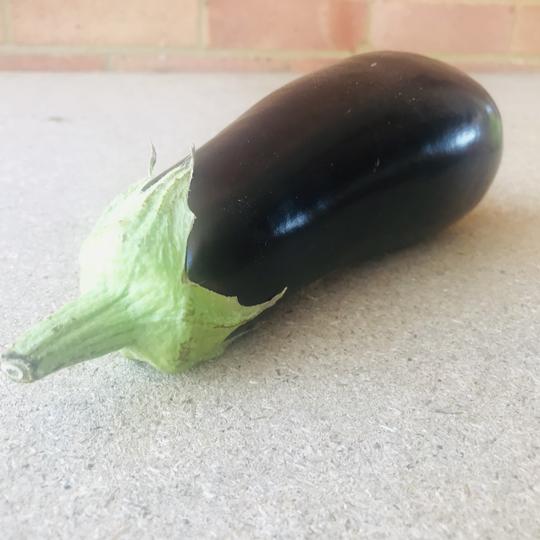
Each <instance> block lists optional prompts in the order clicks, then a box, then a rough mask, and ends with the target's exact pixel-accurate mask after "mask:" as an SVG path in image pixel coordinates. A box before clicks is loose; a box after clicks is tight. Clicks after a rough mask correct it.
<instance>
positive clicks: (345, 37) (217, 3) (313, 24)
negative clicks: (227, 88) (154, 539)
mask: <svg viewBox="0 0 540 540" xmlns="http://www.w3.org/2000/svg"><path fill="white" fill-rule="evenodd" d="M366 13H367V7H366V2H365V1H364V0H272V1H269V0H208V27H209V42H210V45H211V46H212V47H223V48H256V49H349V50H354V48H355V47H356V45H357V44H358V43H359V42H360V41H362V39H363V38H364V36H365V21H366Z"/></svg>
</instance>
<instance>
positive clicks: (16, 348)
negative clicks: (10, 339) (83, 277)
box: [0, 293, 136, 382]
mask: <svg viewBox="0 0 540 540" xmlns="http://www.w3.org/2000/svg"><path fill="white" fill-rule="evenodd" d="M135 326H136V323H135V322H134V321H133V320H132V319H131V316H130V314H129V310H127V309H126V308H125V305H124V302H123V301H122V296H120V295H116V296H113V297H111V296H108V295H107V294H104V293H87V294H84V295H82V296H81V297H80V298H78V299H76V300H74V301H73V302H70V303H68V304H66V305H65V306H64V307H62V308H60V309H59V310H58V311H57V312H56V313H54V314H53V315H51V316H50V317H48V318H47V319H45V320H43V321H42V322H41V323H39V324H38V325H36V326H35V327H33V328H32V329H31V330H30V331H29V332H27V333H26V334H25V335H23V336H22V338H21V339H19V340H18V341H17V342H16V343H15V344H14V345H13V347H12V348H11V350H9V351H7V352H6V353H4V354H3V355H2V359H1V361H0V368H1V369H2V371H3V372H4V373H5V374H6V375H8V376H9V377H10V378H11V379H13V380H14V381H18V382H32V381H35V380H37V379H41V378H42V377H44V376H46V375H48V374H50V373H53V372H55V371H57V370H59V369H61V368H64V367H67V366H71V365H74V364H77V363H79V362H82V361H84V360H88V359H90V358H95V357H96V356H101V355H104V354H107V353H110V352H113V351H117V350H119V349H122V348H123V347H126V346H128V345H130V344H131V343H132V342H133V340H134V333H135Z"/></svg>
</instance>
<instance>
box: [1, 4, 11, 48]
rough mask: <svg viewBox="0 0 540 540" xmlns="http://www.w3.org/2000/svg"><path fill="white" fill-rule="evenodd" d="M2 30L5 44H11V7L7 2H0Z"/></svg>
mask: <svg viewBox="0 0 540 540" xmlns="http://www.w3.org/2000/svg"><path fill="white" fill-rule="evenodd" d="M1 7H2V30H3V32H4V38H5V43H11V41H12V39H13V36H12V35H11V17H10V15H11V6H10V5H9V0H2V6H1Z"/></svg>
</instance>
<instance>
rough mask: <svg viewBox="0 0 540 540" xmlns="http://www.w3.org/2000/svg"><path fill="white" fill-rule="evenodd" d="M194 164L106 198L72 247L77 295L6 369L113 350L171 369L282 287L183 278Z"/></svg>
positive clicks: (184, 364)
mask: <svg viewBox="0 0 540 540" xmlns="http://www.w3.org/2000/svg"><path fill="white" fill-rule="evenodd" d="M193 166H194V158H193V155H191V156H190V157H188V158H187V159H185V160H184V161H182V162H181V163H179V164H178V165H176V166H175V167H173V168H171V170H169V171H167V172H166V173H165V174H163V175H160V177H158V178H159V179H158V181H154V182H148V180H145V181H143V182H139V183H137V184H134V185H133V186H131V187H130V188H129V189H128V190H127V191H126V192H125V193H124V194H122V195H120V196H118V197H117V198H116V199H115V200H114V201H113V202H112V203H111V205H110V206H109V208H108V209H107V210H106V211H105V212H104V214H103V215H102V216H101V218H100V219H99V221H98V223H97V224H96V226H95V228H94V230H93V231H92V233H91V234H90V236H89V237H88V239H87V240H86V241H85V242H84V244H83V247H82V250H81V254H80V266H81V276H80V277H81V296H80V297H79V298H78V299H76V300H74V301H72V302H70V303H68V304H66V305H65V306H64V307H62V308H61V309H60V310H58V311H57V312H56V313H54V314H53V315H51V316H50V317H48V318H47V319H45V320H44V321H42V322H41V323H39V324H37V325H36V326H35V327H33V328H32V329H30V330H29V331H28V332H27V333H26V334H25V335H24V336H22V337H21V338H20V339H19V340H18V341H17V342H16V343H15V345H13V347H12V348H11V350H9V351H8V352H6V353H5V354H4V355H3V356H2V363H1V367H2V370H3V371H4V372H5V373H7V374H8V375H9V376H10V377H11V378H13V379H14V380H18V381H24V382H30V381H34V380H37V379H40V378H41V377H44V376H46V375H48V374H50V373H52V372H54V371H57V370H59V369H61V368H64V367H67V366H70V365H73V364H76V363H78V362H82V361H84V360H88V359H90V358H95V357H97V356H102V355H104V354H107V353H109V352H113V351H118V350H121V351H122V352H123V353H124V354H125V355H126V356H127V357H129V358H135V359H137V360H144V361H145V362H148V363H149V364H151V365H153V366H154V367H156V368H158V369H159V370H161V371H165V372H169V373H174V372H180V371H183V370H185V369H187V368H189V367H191V366H192V365H194V364H196V363H198V362H200V361H202V360H207V359H210V358H213V357H215V356H218V355H219V354H220V353H221V352H222V351H223V350H224V348H225V340H226V339H227V337H228V336H229V335H230V334H231V332H233V331H234V330H235V329H236V328H238V327H239V326H241V325H243V324H244V323H246V322H247V321H249V320H251V319H253V318H254V317H256V316H257V315H259V314H260V313H261V312H263V311H264V310H265V309H267V308H269V307H270V306H272V305H273V304H275V303H276V302H277V301H278V300H279V299H280V298H281V297H282V296H283V294H284V293H285V290H284V291H283V292H282V293H280V294H278V295H277V296H275V297H274V298H272V299H271V300H269V301H268V302H265V303H262V304H259V305H255V306H243V305H241V304H240V303H239V302H238V299H237V298H235V297H227V296H223V295H220V294H218V293H215V292H213V291H210V290H208V289H205V288H203V287H201V286H200V285H197V284H196V283H193V282H191V281H190V280H189V278H188V276H187V272H186V270H185V260H186V250H187V240H188V237H189V234H190V232H191V229H192V227H193V222H194V220H195V216H194V214H193V212H191V210H190V208H189V206H188V201H187V199H188V192H189V185H190V182H191V177H192V174H193Z"/></svg>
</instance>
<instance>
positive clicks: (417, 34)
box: [371, 0, 515, 54]
mask: <svg viewBox="0 0 540 540" xmlns="http://www.w3.org/2000/svg"><path fill="white" fill-rule="evenodd" d="M514 9H515V8H514V6H512V5H507V4H487V3H482V4H462V3H457V2H452V3H441V4H436V3H424V2H417V1H403V0H374V2H373V6H372V15H371V43H372V45H373V46H374V47H376V48H388V49H402V50H403V49H406V50H410V51H415V52H424V53H476V54H481V53H502V52H507V51H509V50H510V47H511V41H512V26H513V20H514Z"/></svg>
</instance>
